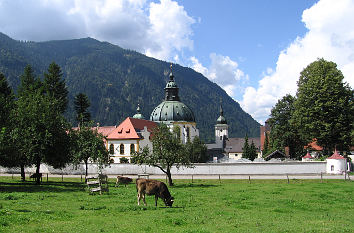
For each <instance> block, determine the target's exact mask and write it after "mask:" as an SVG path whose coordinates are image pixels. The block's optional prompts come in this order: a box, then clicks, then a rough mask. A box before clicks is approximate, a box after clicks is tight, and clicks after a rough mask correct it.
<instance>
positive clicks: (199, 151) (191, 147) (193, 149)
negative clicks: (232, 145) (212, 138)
mask: <svg viewBox="0 0 354 233" xmlns="http://www.w3.org/2000/svg"><path fill="white" fill-rule="evenodd" d="M185 147H186V152H187V153H188V154H189V157H190V161H191V162H192V163H205V162H207V161H208V159H209V157H208V155H207V147H206V145H205V144H204V143H203V142H202V141H201V140H200V139H199V137H194V139H193V141H192V142H187V144H186V145H185Z"/></svg>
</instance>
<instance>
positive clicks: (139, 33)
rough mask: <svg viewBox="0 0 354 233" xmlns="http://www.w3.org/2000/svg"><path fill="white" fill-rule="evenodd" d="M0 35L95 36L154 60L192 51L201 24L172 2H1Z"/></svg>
mask: <svg viewBox="0 0 354 233" xmlns="http://www.w3.org/2000/svg"><path fill="white" fill-rule="evenodd" d="M0 6H1V7H0V31H1V32H3V33H5V34H8V35H9V36H11V37H13V38H15V39H20V40H32V41H46V40H58V39H72V38H81V37H88V36H90V37H93V38H96V39H99V40H104V41H109V42H111V43H114V44H117V45H119V46H122V47H123V48H129V49H134V50H137V51H139V52H143V53H145V54H147V55H149V56H153V57H155V58H159V59H164V60H172V59H173V57H175V55H176V54H177V53H178V52H180V51H181V50H182V49H185V48H187V49H192V48H193V40H192V39H191V37H192V35H193V33H192V29H191V25H192V24H194V23H195V22H196V21H195V20H194V19H193V18H192V17H190V16H188V14H187V12H186V11H185V10H184V8H183V7H182V6H180V5H178V3H177V2H175V1H172V0H161V1H160V2H158V3H154V2H151V3H149V2H147V1H146V0H90V1H87V0H62V1H60V0H53V1H48V0H26V1H9V0H0Z"/></svg>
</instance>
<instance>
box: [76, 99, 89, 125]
mask: <svg viewBox="0 0 354 233" xmlns="http://www.w3.org/2000/svg"><path fill="white" fill-rule="evenodd" d="M74 104H75V111H76V120H77V121H78V123H79V126H81V125H84V124H85V123H88V122H90V120H91V114H90V112H89V111H88V108H89V107H90V101H89V99H88V97H87V95H85V94H83V93H79V94H77V95H76V96H75V100H74Z"/></svg>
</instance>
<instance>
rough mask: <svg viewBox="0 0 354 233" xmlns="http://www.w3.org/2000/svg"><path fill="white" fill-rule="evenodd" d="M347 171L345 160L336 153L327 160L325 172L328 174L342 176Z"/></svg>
mask: <svg viewBox="0 0 354 233" xmlns="http://www.w3.org/2000/svg"><path fill="white" fill-rule="evenodd" d="M346 170H347V159H346V158H344V157H343V156H341V155H340V154H338V152H337V151H335V152H334V154H333V155H332V156H331V157H329V158H327V165H326V171H327V173H329V174H343V173H344V172H345V171H346Z"/></svg>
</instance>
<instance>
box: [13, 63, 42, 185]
mask: <svg viewBox="0 0 354 233" xmlns="http://www.w3.org/2000/svg"><path fill="white" fill-rule="evenodd" d="M34 92H42V82H41V81H40V80H39V78H36V77H35V75H34V72H33V69H32V67H31V66H30V65H27V66H26V67H25V68H24V72H23V74H22V75H21V76H20V85H19V87H18V91H17V100H16V102H15V103H16V104H15V106H14V109H13V111H12V113H11V122H12V125H13V128H12V130H11V133H10V135H9V136H10V141H11V143H12V145H13V148H15V149H14V150H11V152H12V153H13V155H14V156H13V157H12V160H11V162H14V163H11V164H12V165H13V166H19V167H20V168H21V179H22V181H25V178H26V177H25V166H27V165H32V163H31V161H30V159H29V157H28V156H27V154H24V153H22V152H21V147H22V146H23V144H22V142H21V136H20V135H18V133H19V132H21V127H22V125H19V121H21V118H22V117H24V116H23V115H20V112H19V111H18V109H19V103H20V101H24V100H25V99H28V98H30V95H31V94H33V93H34ZM24 114H26V113H24ZM20 123H22V124H23V125H24V124H25V122H20Z"/></svg>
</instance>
